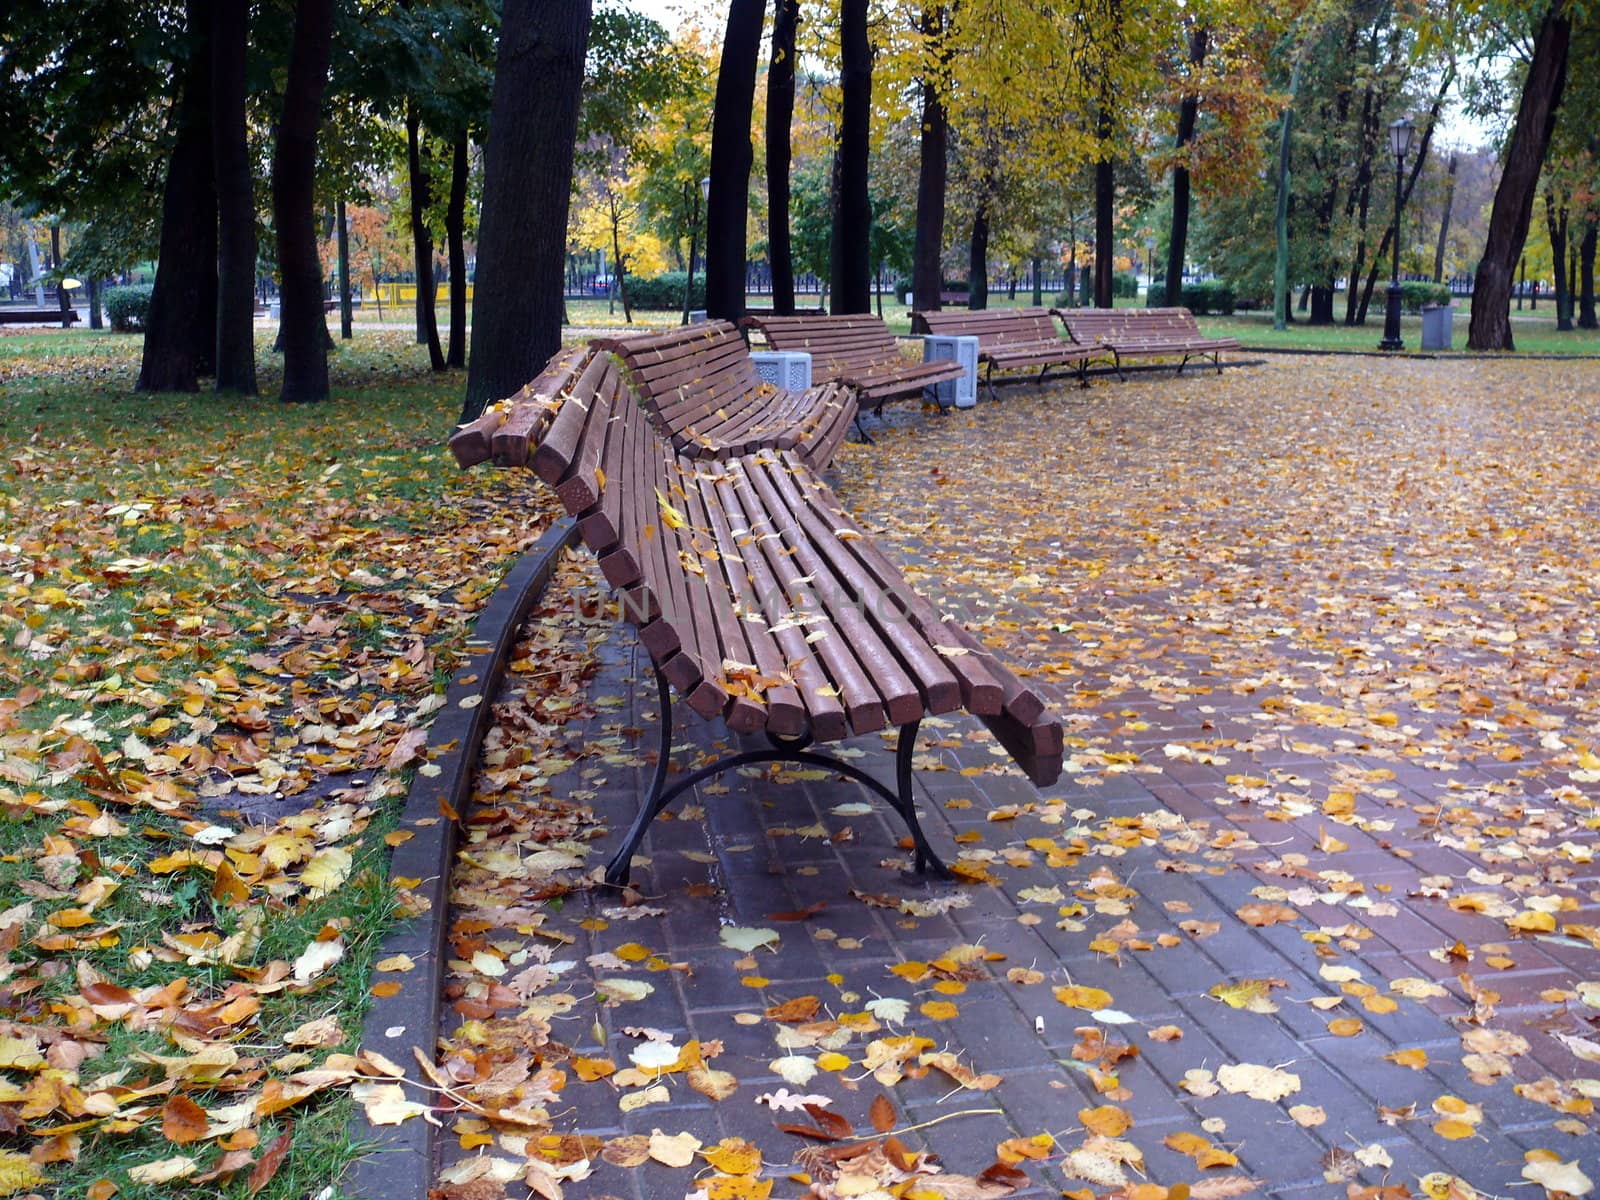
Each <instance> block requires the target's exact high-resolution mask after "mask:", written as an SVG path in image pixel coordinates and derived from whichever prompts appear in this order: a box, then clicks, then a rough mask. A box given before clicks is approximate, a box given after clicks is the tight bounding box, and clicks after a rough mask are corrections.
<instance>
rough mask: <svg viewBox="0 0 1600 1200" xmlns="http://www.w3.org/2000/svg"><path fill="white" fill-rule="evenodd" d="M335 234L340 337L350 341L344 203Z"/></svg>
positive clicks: (351, 318) (350, 301)
mask: <svg viewBox="0 0 1600 1200" xmlns="http://www.w3.org/2000/svg"><path fill="white" fill-rule="evenodd" d="M333 219H334V232H335V234H336V236H337V237H338V240H339V336H340V337H341V338H343V339H344V340H345V341H347V342H348V341H349V340H350V339H351V338H352V337H354V336H355V330H354V329H353V328H351V326H352V325H353V324H354V316H355V314H354V312H353V311H352V309H353V307H354V301H353V299H352V297H351V295H350V223H349V221H347V220H346V219H345V211H344V201H343V200H341V201H339V206H338V209H337V211H336V212H335V213H334V217H333Z"/></svg>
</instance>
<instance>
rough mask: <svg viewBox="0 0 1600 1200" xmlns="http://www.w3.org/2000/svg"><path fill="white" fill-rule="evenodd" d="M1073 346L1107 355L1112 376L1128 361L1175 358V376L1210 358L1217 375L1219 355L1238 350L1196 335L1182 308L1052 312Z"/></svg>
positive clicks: (1234, 344) (1228, 341)
mask: <svg viewBox="0 0 1600 1200" xmlns="http://www.w3.org/2000/svg"><path fill="white" fill-rule="evenodd" d="M1050 312H1051V315H1053V316H1056V317H1059V318H1060V319H1061V323H1062V324H1063V325H1065V326H1066V328H1067V336H1069V337H1071V338H1073V339H1074V340H1075V341H1078V342H1083V343H1086V344H1088V343H1093V344H1096V345H1100V346H1103V347H1105V348H1106V349H1107V350H1109V351H1110V352H1111V354H1112V362H1113V365H1114V366H1115V367H1116V369H1117V374H1119V375H1121V374H1122V362H1123V360H1124V359H1130V358H1178V359H1179V362H1178V374H1180V375H1181V374H1183V368H1184V367H1186V366H1187V365H1188V364H1189V360H1190V359H1191V358H1209V359H1211V361H1212V363H1213V364H1214V365H1215V366H1216V368H1217V370H1218V371H1219V372H1220V371H1221V370H1222V352H1223V351H1224V350H1237V349H1238V348H1239V342H1238V339H1237V338H1211V337H1206V336H1205V335H1204V334H1202V333H1201V332H1200V327H1199V325H1197V324H1196V323H1195V319H1194V314H1193V313H1191V312H1190V311H1189V310H1188V309H1187V308H1053V309H1051V310H1050Z"/></svg>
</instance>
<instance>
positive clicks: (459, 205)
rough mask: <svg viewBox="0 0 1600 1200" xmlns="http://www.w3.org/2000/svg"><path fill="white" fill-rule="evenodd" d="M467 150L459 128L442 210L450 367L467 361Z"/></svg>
mask: <svg viewBox="0 0 1600 1200" xmlns="http://www.w3.org/2000/svg"><path fill="white" fill-rule="evenodd" d="M468 150H469V147H468V145H467V131H466V130H465V129H463V130H462V131H461V135H460V136H459V137H457V138H456V143H455V148H454V150H453V151H452V153H451V157H450V203H449V204H448V205H447V206H446V208H445V214H444V238H445V241H446V242H447V243H448V249H449V253H450V350H449V353H448V354H446V355H445V362H446V364H447V365H449V366H452V367H464V366H466V365H467V173H468V171H469V170H470V169H471V165H472V164H471V159H470V156H469V154H468Z"/></svg>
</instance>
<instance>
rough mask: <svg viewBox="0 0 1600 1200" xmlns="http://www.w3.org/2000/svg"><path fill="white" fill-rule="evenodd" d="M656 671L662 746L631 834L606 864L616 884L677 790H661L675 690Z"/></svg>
mask: <svg viewBox="0 0 1600 1200" xmlns="http://www.w3.org/2000/svg"><path fill="white" fill-rule="evenodd" d="M651 665H652V667H654V669H655V673H656V695H657V697H658V700H657V703H658V704H659V706H660V708H661V750H660V753H658V754H657V755H656V769H655V772H654V773H653V774H652V775H651V777H650V791H649V792H648V793H647V794H646V796H645V798H644V802H643V803H642V804H640V805H639V813H638V815H637V816H635V817H634V818H633V824H632V825H630V826H629V827H628V834H627V836H626V837H624V838H623V839H622V846H621V848H620V849H618V850H617V852H616V853H615V854H614V855H612V856H611V861H610V862H608V863H607V864H606V882H607V883H609V884H611V885H613V886H614V887H621V886H623V885H624V884H626V883H627V882H628V871H629V867H630V866H631V864H632V862H633V852H634V851H635V850H637V849H638V848H639V843H640V842H642V841H644V834H645V830H647V829H649V828H650V822H651V821H654V820H655V819H656V817H658V816H660V815H661V810H662V809H664V808H665V807H666V806H667V805H668V804H669V803H670V802H671V800H672V797H673V796H674V795H676V793H675V792H674V793H666V792H663V791H662V788H663V785H665V783H666V781H667V760H668V759H670V758H671V757H672V693H671V692H670V691H668V689H667V680H666V677H665V676H664V675H662V674H661V668H660V667H655V664H653V663H652V664H651Z"/></svg>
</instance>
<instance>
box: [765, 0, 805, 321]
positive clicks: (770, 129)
mask: <svg viewBox="0 0 1600 1200" xmlns="http://www.w3.org/2000/svg"><path fill="white" fill-rule="evenodd" d="M799 24H800V0H773V4H772V62H771V65H769V66H768V68H767V257H768V260H769V261H770V262H771V263H772V311H773V312H775V313H777V314H778V315H780V316H788V315H790V314H792V313H793V312H794V251H793V249H792V246H791V242H790V239H789V162H790V129H791V126H792V125H793V121H794V41H795V31H796V29H797V28H798V26H799Z"/></svg>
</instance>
